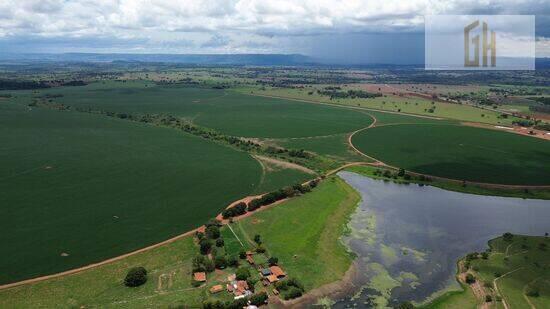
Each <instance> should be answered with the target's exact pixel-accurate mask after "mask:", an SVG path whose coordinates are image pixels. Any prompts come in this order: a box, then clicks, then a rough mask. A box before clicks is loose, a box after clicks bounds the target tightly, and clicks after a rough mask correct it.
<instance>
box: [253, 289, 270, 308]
mask: <svg viewBox="0 0 550 309" xmlns="http://www.w3.org/2000/svg"><path fill="white" fill-rule="evenodd" d="M267 297H268V296H267V293H266V292H260V293H257V294H254V295H252V296H251V297H250V304H251V305H254V306H261V305H265V304H267Z"/></svg>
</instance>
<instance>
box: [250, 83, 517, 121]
mask: <svg viewBox="0 0 550 309" xmlns="http://www.w3.org/2000/svg"><path fill="white" fill-rule="evenodd" d="M350 87H352V86H350ZM314 90H315V89H308V88H297V89H290V88H265V89H254V90H253V92H254V94H259V95H267V96H274V97H280V98H288V99H299V100H308V101H315V102H322V103H330V104H337V105H346V106H354V107H362V108H372V109H378V110H384V111H392V112H400V113H408V114H417V115H425V116H431V117H443V118H449V119H455V120H460V121H475V122H482V123H490V124H501V125H504V124H511V123H512V121H513V120H516V119H518V118H515V117H509V118H501V117H500V113H499V112H497V111H491V110H482V109H480V108H476V107H473V106H470V105H465V104H456V103H446V102H440V101H434V100H431V99H428V98H421V97H417V96H403V95H399V93H400V90H398V89H396V90H395V95H394V94H387V95H384V96H377V97H374V98H359V97H355V98H336V97H331V96H327V95H325V94H323V91H322V92H321V94H320V93H317V92H316V91H314Z"/></svg>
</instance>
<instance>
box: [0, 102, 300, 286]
mask: <svg viewBox="0 0 550 309" xmlns="http://www.w3.org/2000/svg"><path fill="white" fill-rule="evenodd" d="M0 128H1V130H0V136H1V138H2V141H3V145H2V147H3V151H2V152H1V153H0V159H1V160H0V162H2V163H1V164H0V174H1V175H3V176H2V178H0V191H1V192H3V194H2V195H1V196H0V203H1V204H2V205H4V206H3V208H2V216H1V219H0V225H1V226H2V227H3V229H4V233H2V236H0V240H1V241H2V242H3V243H9V244H10V254H4V255H2V257H0V265H2V269H4V271H2V273H1V274H0V282H2V283H7V282H13V281H17V280H21V279H26V278H30V277H36V276H39V275H45V274H50V273H55V272H59V271H63V270H67V269H70V268H74V267H78V266H82V265H85V264H88V263H92V262H97V261H101V260H104V259H107V258H110V257H113V256H116V255H120V254H123V253H126V252H129V251H132V250H135V249H139V248H142V247H145V246H147V245H150V244H153V243H157V242H160V241H162V240H165V239H167V238H169V237H172V236H175V235H177V234H180V233H183V232H185V231H188V230H191V229H193V228H195V227H198V226H199V225H201V223H203V222H205V221H206V220H207V219H208V218H211V217H213V216H215V215H216V214H218V213H219V212H220V211H221V210H222V209H224V208H225V207H226V206H227V205H228V204H229V203H230V202H232V201H234V200H236V199H239V198H242V197H243V196H246V195H248V194H250V193H253V192H258V191H259V190H262V189H263V190H265V189H268V190H271V189H272V188H274V187H277V188H280V187H281V186H283V185H285V184H289V181H290V183H294V181H293V180H292V179H293V178H292V177H296V178H294V179H295V180H296V181H301V180H303V177H304V176H303V175H306V174H303V173H295V172H293V173H292V174H286V175H287V176H291V177H289V178H287V179H284V178H282V177H278V178H277V179H275V180H274V181H271V180H270V172H269V171H268V172H265V171H264V176H263V178H264V179H265V180H264V181H263V183H264V185H262V187H260V186H259V183H260V178H261V175H262V169H261V165H260V164H259V163H258V162H257V161H256V160H254V158H252V157H251V156H250V155H248V154H247V153H245V152H240V151H235V150H234V149H231V148H229V147H224V146H222V145H218V144H215V143H211V142H208V141H206V140H204V139H201V138H198V137H194V136H192V135H189V134H186V133H183V132H177V131H176V130H173V129H169V128H158V127H154V126H150V125H146V124H142V123H138V122H130V121H124V120H119V119H116V118H109V117H104V116H101V115H94V114H88V113H77V112H68V111H56V110H48V109H43V108H36V107H26V106H22V105H19V104H9V103H3V104H1V105H0ZM229 163H230V164H229ZM236 177H237V178H236ZM307 177H310V176H307ZM236 179H239V180H238V181H236ZM31 188H32V190H31ZM214 188H215V190H213V189H214ZM37 203H39V204H38V205H39V207H37Z"/></svg>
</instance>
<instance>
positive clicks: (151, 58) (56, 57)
mask: <svg viewBox="0 0 550 309" xmlns="http://www.w3.org/2000/svg"><path fill="white" fill-rule="evenodd" d="M6 60H9V61H55V62H115V61H117V62H119V61H125V62H167V63H184V64H209V65H304V64H313V63H314V61H313V59H312V58H310V57H308V56H304V55H300V54H95V53H65V54H40V53H36V54H1V53H0V61H6Z"/></svg>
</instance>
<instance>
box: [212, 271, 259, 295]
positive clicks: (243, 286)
mask: <svg viewBox="0 0 550 309" xmlns="http://www.w3.org/2000/svg"><path fill="white" fill-rule="evenodd" d="M227 279H233V280H231V281H229V283H228V284H227V286H226V288H227V291H228V292H229V293H233V295H235V299H239V298H243V297H246V296H249V295H252V292H251V291H250V290H249V287H248V283H247V282H246V281H245V280H235V275H230V276H229V277H227ZM220 287H221V286H220Z"/></svg>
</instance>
